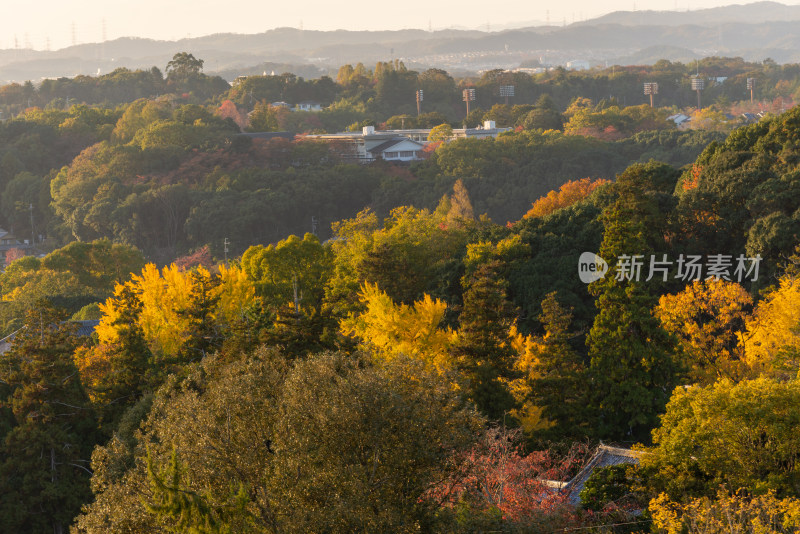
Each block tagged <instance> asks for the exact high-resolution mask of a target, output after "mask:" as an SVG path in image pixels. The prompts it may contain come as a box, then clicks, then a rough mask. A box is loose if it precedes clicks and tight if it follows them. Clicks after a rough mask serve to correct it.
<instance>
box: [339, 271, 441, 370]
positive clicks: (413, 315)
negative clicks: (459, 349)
mask: <svg viewBox="0 0 800 534" xmlns="http://www.w3.org/2000/svg"><path fill="white" fill-rule="evenodd" d="M359 299H360V300H361V302H362V304H364V306H365V308H366V309H365V311H364V312H363V313H361V314H359V315H356V316H353V315H351V316H350V317H349V318H347V319H345V320H343V321H342V322H341V324H340V330H341V332H342V333H343V334H345V335H350V336H355V337H358V338H360V339H361V340H362V341H363V342H364V343H365V344H366V345H367V346H370V347H372V348H374V349H375V350H376V351H377V353H378V354H379V355H380V356H382V357H383V358H386V359H392V358H394V357H396V356H398V355H400V354H405V355H408V356H413V357H415V358H419V359H421V360H424V361H425V362H426V363H428V364H430V365H431V366H433V367H434V368H435V369H437V370H438V371H440V372H442V371H445V370H447V369H449V368H450V367H451V365H450V362H449V358H448V350H449V347H450V345H451V344H452V342H453V340H454V333H453V332H452V331H451V330H449V329H442V328H440V325H441V323H442V320H443V319H444V314H445V311H446V310H447V304H446V303H444V302H442V301H441V300H439V299H435V300H434V299H432V298H431V297H430V295H425V296H424V298H423V299H422V300H419V301H417V302H415V303H414V304H413V305H411V306H408V305H405V304H400V305H396V304H395V303H394V302H393V301H392V299H391V298H390V297H389V296H388V295H387V294H386V293H384V292H383V291H381V290H380V289H379V288H378V286H377V284H370V283H368V282H367V283H364V284H363V285H362V286H361V293H360V295H359Z"/></svg>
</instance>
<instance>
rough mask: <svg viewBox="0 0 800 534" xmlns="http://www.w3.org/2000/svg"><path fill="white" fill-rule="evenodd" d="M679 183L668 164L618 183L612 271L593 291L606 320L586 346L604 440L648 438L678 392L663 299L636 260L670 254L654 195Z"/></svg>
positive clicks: (611, 230)
mask: <svg viewBox="0 0 800 534" xmlns="http://www.w3.org/2000/svg"><path fill="white" fill-rule="evenodd" d="M674 178H675V172H674V170H672V169H671V168H670V167H668V166H666V165H663V164H656V163H651V164H647V165H635V166H632V167H630V168H629V169H628V170H627V171H625V173H623V174H621V175H620V176H619V177H618V178H617V182H616V183H615V186H614V188H615V191H616V193H617V195H618V197H617V200H616V202H615V203H614V204H613V205H611V206H610V207H609V208H607V209H606V210H605V211H604V212H603V225H604V233H603V243H602V245H601V246H600V257H602V258H604V259H606V261H608V262H609V265H610V269H609V273H608V274H607V275H606V276H605V278H603V279H601V280H599V281H597V282H594V283H592V284H591V285H590V286H589V291H590V292H591V293H592V295H594V296H595V297H596V301H595V304H596V306H597V310H598V314H597V316H596V317H595V320H594V324H593V326H592V329H591V330H590V332H589V336H588V338H587V340H586V343H587V345H588V346H589V356H590V358H591V363H590V377H591V380H592V401H591V405H592V408H593V409H594V410H596V413H597V416H598V418H599V419H598V424H597V426H598V431H599V433H600V436H602V437H613V438H616V439H623V438H626V437H627V438H628V439H630V438H633V439H642V438H643V437H646V435H647V433H648V432H649V430H650V429H651V428H652V427H654V426H655V424H656V422H657V416H658V414H659V413H661V412H662V411H663V410H664V407H665V406H666V402H667V398H668V392H669V391H670V390H671V389H672V387H673V386H674V384H675V379H676V371H677V368H676V364H675V362H674V361H673V354H674V352H675V342H674V340H673V338H672V337H671V336H670V335H669V334H667V333H666V332H665V331H664V330H663V329H662V328H661V325H660V323H659V321H658V319H656V318H655V317H654V316H653V314H652V309H653V308H654V307H655V305H656V303H657V298H656V297H655V296H654V295H653V294H652V293H651V291H650V288H649V287H648V284H647V282H645V278H646V274H647V273H646V272H643V273H642V274H641V275H640V276H636V272H635V270H631V269H632V268H631V266H632V265H633V264H632V261H633V259H632V256H633V255H641V256H642V257H643V258H647V257H649V256H650V254H651V253H655V252H656V251H657V250H662V251H663V250H664V237H663V236H664V235H665V232H666V219H665V217H664V214H663V213H661V212H660V210H659V205H658V203H657V200H656V199H657V196H655V195H654V194H653V193H652V192H653V191H658V190H659V189H661V190H663V188H664V186H663V184H662V182H665V181H666V182H669V181H671V180H674ZM656 185H661V187H656ZM648 191H650V192H651V193H648ZM626 255H627V258H628V260H626V259H625V258H626ZM626 261H627V263H626ZM639 261H642V260H641V258H640V260H639ZM642 271H646V268H645V267H642Z"/></svg>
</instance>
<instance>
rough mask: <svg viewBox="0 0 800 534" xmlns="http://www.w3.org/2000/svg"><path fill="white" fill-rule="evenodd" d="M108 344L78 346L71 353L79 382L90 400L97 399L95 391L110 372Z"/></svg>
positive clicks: (95, 400) (94, 400)
mask: <svg viewBox="0 0 800 534" xmlns="http://www.w3.org/2000/svg"><path fill="white" fill-rule="evenodd" d="M110 348H111V346H110V345H104V344H101V345H97V346H94V347H78V348H77V349H76V350H75V354H74V355H73V360H74V361H75V366H76V367H77V368H78V371H79V372H80V375H81V383H82V384H83V386H84V387H85V388H86V392H87V394H88V395H89V398H91V400H92V402H97V401H98V400H99V397H98V395H97V394H96V392H97V391H98V390H99V389H100V385H101V384H102V383H103V381H104V379H105V378H106V377H107V376H109V375H110V374H111V373H112V364H111V358H110Z"/></svg>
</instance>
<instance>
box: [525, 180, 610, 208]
mask: <svg viewBox="0 0 800 534" xmlns="http://www.w3.org/2000/svg"><path fill="white" fill-rule="evenodd" d="M610 183H611V181H610V180H603V179H598V180H592V179H591V178H584V179H582V180H570V181H569V182H567V183H565V184H564V185H562V186H561V188H560V189H559V190H558V191H550V192H549V193H547V196H545V197H542V198H540V199H539V200H537V201H536V202H534V203H533V207H532V208H531V209H530V210H529V211H528V213H526V214H525V217H544V216H545V215H550V214H551V213H553V212H554V211H556V210H560V209H561V208H566V207H568V206H572V205H573V204H575V203H577V202H580V201H581V200H583V199H585V198H586V197H588V196H589V195H591V194H592V191H594V190H595V189H597V188H598V187H600V186H601V185H605V184H610Z"/></svg>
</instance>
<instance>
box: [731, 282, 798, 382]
mask: <svg viewBox="0 0 800 534" xmlns="http://www.w3.org/2000/svg"><path fill="white" fill-rule="evenodd" d="M799 328H800V280H797V279H796V278H793V277H790V276H785V277H783V278H781V281H780V284H779V286H778V289H776V290H775V291H773V292H772V293H770V294H769V295H767V297H766V298H765V299H764V300H763V301H762V302H760V303H759V305H758V307H757V308H756V310H755V312H754V313H753V317H752V318H751V319H750V320H749V321H747V336H746V337H745V339H744V344H745V352H746V354H747V361H748V363H749V364H751V365H753V366H756V367H759V368H764V367H771V366H775V365H776V364H778V363H779V362H778V361H777V357H778V356H779V355H780V353H782V352H785V351H792V350H794V351H796V350H798V349H800V330H799Z"/></svg>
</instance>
